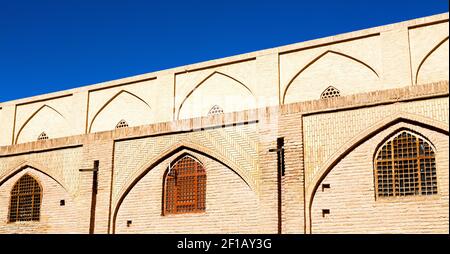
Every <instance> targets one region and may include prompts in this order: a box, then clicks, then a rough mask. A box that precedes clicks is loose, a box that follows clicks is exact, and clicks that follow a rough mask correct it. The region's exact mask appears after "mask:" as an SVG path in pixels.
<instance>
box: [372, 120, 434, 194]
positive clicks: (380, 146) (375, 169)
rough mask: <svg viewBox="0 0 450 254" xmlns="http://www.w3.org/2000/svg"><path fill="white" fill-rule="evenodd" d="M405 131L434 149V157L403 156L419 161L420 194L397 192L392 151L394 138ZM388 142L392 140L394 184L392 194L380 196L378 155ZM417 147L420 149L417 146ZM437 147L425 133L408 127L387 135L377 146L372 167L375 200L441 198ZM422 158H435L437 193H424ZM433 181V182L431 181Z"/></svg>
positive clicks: (417, 171)
mask: <svg viewBox="0 0 450 254" xmlns="http://www.w3.org/2000/svg"><path fill="white" fill-rule="evenodd" d="M403 132H406V133H408V134H410V135H412V136H414V137H415V138H416V145H417V146H419V143H420V140H422V141H423V142H424V143H427V144H428V146H429V147H430V149H431V150H432V152H433V154H434V157H430V158H428V157H426V158H422V157H421V156H420V154H419V153H418V155H417V157H415V158H403V160H415V161H417V162H418V163H417V165H418V166H417V170H416V171H414V172H415V173H416V174H417V177H418V186H419V187H418V194H411V195H398V194H395V172H394V170H395V168H394V161H395V159H394V153H393V151H392V149H393V145H392V143H393V141H394V139H396V138H398V137H399V136H400V135H401V134H402V133H403ZM388 142H391V156H390V157H391V159H390V160H391V161H392V164H391V165H392V168H391V169H390V171H391V174H392V184H391V188H392V190H393V191H392V192H393V194H392V196H380V195H379V191H378V187H379V180H378V167H377V166H378V159H377V158H378V156H379V154H380V152H382V150H383V148H384V147H385V146H386V145H388ZM417 149H419V148H418V147H417ZM437 153H438V151H437V149H436V147H435V146H434V145H433V143H432V142H431V141H430V140H429V139H427V138H426V137H424V136H423V135H421V134H419V133H417V132H415V131H412V130H410V129H406V128H402V129H399V130H397V131H395V132H393V134H391V135H389V136H388V137H386V138H385V139H383V140H382V141H381V142H380V143H379V144H378V145H377V147H376V149H375V153H374V156H373V159H372V169H373V171H372V172H373V181H374V185H373V186H374V196H375V200H376V201H389V200H393V199H402V200H408V199H412V200H421V199H436V198H439V196H440V191H439V186H440V184H439V177H438V165H437ZM421 159H434V170H435V175H436V180H435V183H436V193H432V194H422V182H421V181H422V180H421V174H422V173H421V168H420V163H419V162H420V160H421ZM431 183H433V182H431Z"/></svg>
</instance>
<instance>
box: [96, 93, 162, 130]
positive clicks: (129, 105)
mask: <svg viewBox="0 0 450 254" xmlns="http://www.w3.org/2000/svg"><path fill="white" fill-rule="evenodd" d="M124 119H126V123H127V125H128V126H130V127H132V126H139V125H145V124H150V123H152V122H153V113H152V111H151V108H150V106H149V104H148V103H147V102H146V101H145V100H143V99H142V98H140V97H139V96H137V95H136V94H133V93H131V92H128V91H125V90H122V91H120V92H118V93H117V94H115V95H114V96H113V97H111V98H110V99H109V100H108V101H107V102H106V103H105V104H104V105H103V106H102V107H101V108H100V110H99V111H98V112H97V113H96V114H95V115H94V117H93V118H92V120H91V124H90V127H89V132H90V133H93V132H100V131H108V130H114V129H115V128H116V127H117V126H118V123H120V122H121V121H122V120H124Z"/></svg>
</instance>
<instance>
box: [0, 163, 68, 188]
mask: <svg viewBox="0 0 450 254" xmlns="http://www.w3.org/2000/svg"><path fill="white" fill-rule="evenodd" d="M27 168H29V169H32V170H34V171H38V172H39V173H42V174H44V175H46V176H48V177H49V178H51V179H52V180H53V181H55V182H56V183H57V184H58V185H59V186H61V187H62V188H63V189H64V190H65V191H66V192H67V188H66V187H65V186H64V185H63V184H62V183H61V181H59V180H58V179H57V178H55V177H54V176H53V175H52V174H51V172H50V170H49V169H48V168H46V167H45V166H44V165H41V164H39V163H36V162H32V161H21V162H20V163H18V164H16V165H15V166H14V167H11V168H9V169H8V170H6V171H5V172H4V174H2V175H0V186H2V185H3V184H4V183H5V182H6V181H8V180H9V179H11V178H12V177H13V176H15V175H17V174H18V173H20V172H22V171H23V170H25V169H27Z"/></svg>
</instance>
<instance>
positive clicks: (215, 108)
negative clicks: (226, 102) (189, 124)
mask: <svg viewBox="0 0 450 254" xmlns="http://www.w3.org/2000/svg"><path fill="white" fill-rule="evenodd" d="M220 114H223V109H222V108H221V107H219V106H218V105H214V106H213V107H212V108H211V109H210V110H209V112H208V116H211V115H220Z"/></svg>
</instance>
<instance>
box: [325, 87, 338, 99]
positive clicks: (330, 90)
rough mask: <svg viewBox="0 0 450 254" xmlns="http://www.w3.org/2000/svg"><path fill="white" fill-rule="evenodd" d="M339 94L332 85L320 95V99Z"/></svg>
mask: <svg viewBox="0 0 450 254" xmlns="http://www.w3.org/2000/svg"><path fill="white" fill-rule="evenodd" d="M339 96H341V92H339V90H337V89H336V87H334V86H329V87H328V88H327V89H325V91H323V92H322V94H321V95H320V98H321V99H327V98H333V97H339Z"/></svg>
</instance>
